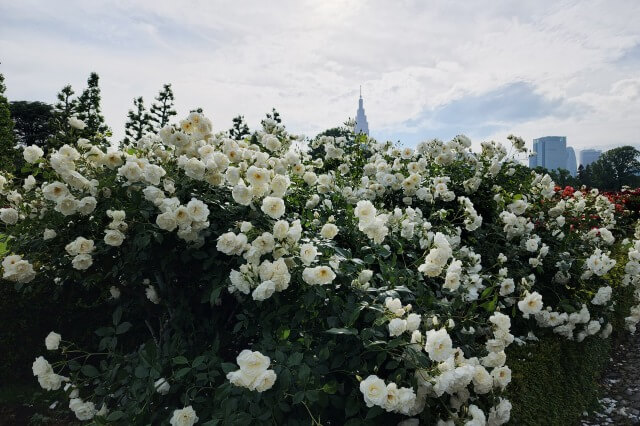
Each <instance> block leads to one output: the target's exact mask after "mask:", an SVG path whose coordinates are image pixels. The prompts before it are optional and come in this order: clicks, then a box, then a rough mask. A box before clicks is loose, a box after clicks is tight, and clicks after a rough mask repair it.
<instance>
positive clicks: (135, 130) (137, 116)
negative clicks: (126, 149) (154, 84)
mask: <svg viewBox="0 0 640 426" xmlns="http://www.w3.org/2000/svg"><path fill="white" fill-rule="evenodd" d="M133 106H134V108H133V109H130V110H129V113H128V114H127V116H128V120H127V123H126V124H125V125H124V127H125V133H126V135H127V136H126V137H125V138H124V142H125V143H131V142H135V141H137V140H139V139H140V138H142V137H143V136H144V135H145V134H146V133H148V132H151V131H153V127H152V125H151V115H150V114H149V113H148V112H147V110H146V108H145V107H144V99H142V96H140V97H138V98H135V99H134V100H133Z"/></svg>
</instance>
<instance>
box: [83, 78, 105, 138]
mask: <svg viewBox="0 0 640 426" xmlns="http://www.w3.org/2000/svg"><path fill="white" fill-rule="evenodd" d="M99 81H100V77H99V76H98V74H97V73H95V72H92V73H91V74H90V75H89V79H88V80H87V88H86V89H85V90H84V91H83V92H82V94H81V95H80V96H79V97H78V107H77V112H78V118H79V119H80V120H82V121H84V123H85V125H86V127H85V128H84V129H83V130H82V131H81V132H80V134H81V136H83V137H86V138H87V139H91V137H92V136H93V135H94V134H96V133H99V134H100V136H102V137H104V136H105V135H106V134H107V132H109V127H108V126H107V125H106V124H105V122H104V117H103V115H102V110H101V107H100V101H101V95H100V86H99ZM100 136H99V138H100Z"/></svg>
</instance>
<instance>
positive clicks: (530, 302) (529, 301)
mask: <svg viewBox="0 0 640 426" xmlns="http://www.w3.org/2000/svg"><path fill="white" fill-rule="evenodd" d="M518 309H520V311H521V312H522V313H523V314H524V315H525V318H527V317H528V315H530V314H536V313H538V312H540V310H541V309H542V296H541V295H540V294H538V293H537V292H535V291H534V292H533V293H527V294H526V296H525V297H524V299H522V300H521V301H519V302H518Z"/></svg>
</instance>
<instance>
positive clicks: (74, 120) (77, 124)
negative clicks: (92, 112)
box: [69, 117, 86, 130]
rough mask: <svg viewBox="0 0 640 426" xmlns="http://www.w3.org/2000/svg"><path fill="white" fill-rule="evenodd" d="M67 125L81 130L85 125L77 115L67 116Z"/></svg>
mask: <svg viewBox="0 0 640 426" xmlns="http://www.w3.org/2000/svg"><path fill="white" fill-rule="evenodd" d="M69 125H70V126H71V127H73V128H74V129H78V130H82V129H84V128H85V126H86V124H84V121H82V120H80V119H79V118H78V117H69Z"/></svg>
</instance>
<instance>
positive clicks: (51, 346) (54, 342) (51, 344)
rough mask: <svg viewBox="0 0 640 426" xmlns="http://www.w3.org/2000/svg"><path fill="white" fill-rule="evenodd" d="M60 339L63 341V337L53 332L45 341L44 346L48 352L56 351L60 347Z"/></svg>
mask: <svg viewBox="0 0 640 426" xmlns="http://www.w3.org/2000/svg"><path fill="white" fill-rule="evenodd" d="M60 339H62V336H60V335H59V334H58V333H54V332H53V331H52V332H51V333H49V334H48V335H47V337H46V338H45V339H44V344H45V346H46V347H47V349H48V350H50V351H55V350H56V349H58V347H59V346H60Z"/></svg>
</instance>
